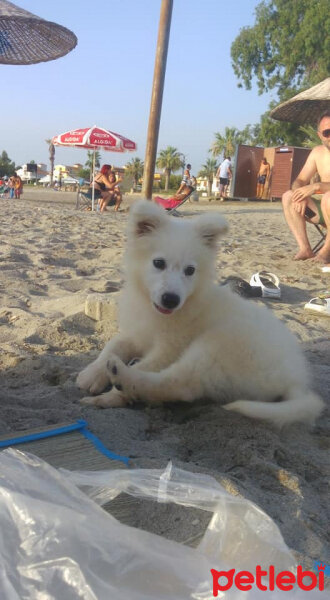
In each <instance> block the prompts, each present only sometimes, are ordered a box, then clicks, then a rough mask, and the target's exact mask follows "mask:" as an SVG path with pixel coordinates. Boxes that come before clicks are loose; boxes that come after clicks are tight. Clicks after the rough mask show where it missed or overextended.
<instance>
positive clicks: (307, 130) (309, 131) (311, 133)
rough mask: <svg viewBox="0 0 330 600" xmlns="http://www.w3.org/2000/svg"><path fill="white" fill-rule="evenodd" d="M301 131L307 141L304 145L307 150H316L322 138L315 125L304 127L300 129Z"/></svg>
mask: <svg viewBox="0 0 330 600" xmlns="http://www.w3.org/2000/svg"><path fill="white" fill-rule="evenodd" d="M299 129H300V130H301V132H302V133H303V134H304V135H305V139H304V141H303V143H302V145H303V146H304V147H305V148H314V147H315V146H318V145H319V144H320V138H319V136H318V135H317V131H315V127H313V125H305V126H304V127H299Z"/></svg>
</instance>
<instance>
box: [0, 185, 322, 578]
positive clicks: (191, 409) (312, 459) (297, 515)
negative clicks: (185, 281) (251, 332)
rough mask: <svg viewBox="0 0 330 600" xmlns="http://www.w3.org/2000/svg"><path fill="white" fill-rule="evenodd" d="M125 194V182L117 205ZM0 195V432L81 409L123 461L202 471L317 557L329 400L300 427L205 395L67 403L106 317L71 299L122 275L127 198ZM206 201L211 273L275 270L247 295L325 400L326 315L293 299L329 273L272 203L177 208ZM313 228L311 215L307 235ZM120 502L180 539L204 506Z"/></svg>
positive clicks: (103, 288) (134, 519) (315, 288)
mask: <svg viewBox="0 0 330 600" xmlns="http://www.w3.org/2000/svg"><path fill="white" fill-rule="evenodd" d="M132 201H133V200H132V197H129V196H128V197H127V199H126V200H125V202H124V204H123V208H124V209H126V208H128V207H129V205H130V203H131V202H132ZM0 202H1V211H0V222H1V227H0V230H1V248H0V266H1V269H0V287H1V306H0V340H1V390H0V403H1V411H0V434H7V433H10V432H14V431H15V432H17V431H18V430H20V431H23V430H25V429H29V428H32V427H42V426H46V425H52V424H57V423H63V422H67V421H73V420H75V419H77V418H84V419H86V420H87V421H88V424H89V427H90V429H91V431H92V432H93V433H95V434H96V435H97V436H99V438H100V439H101V440H102V441H103V443H104V444H105V445H106V446H107V447H108V448H109V449H111V450H113V451H115V452H117V453H120V454H123V455H126V456H130V457H131V459H132V460H131V463H132V466H134V467H141V468H143V467H148V468H151V467H155V468H163V467H165V466H166V464H167V462H168V460H172V461H173V463H174V464H175V465H176V466H179V467H180V468H183V469H187V470H192V471H194V472H203V473H208V474H210V475H212V476H213V477H215V478H216V479H217V480H218V481H219V482H221V483H222V484H223V485H224V486H225V488H226V489H227V490H228V491H229V492H230V493H232V494H241V495H242V496H244V497H245V498H248V499H250V500H252V501H254V502H256V503H257V504H258V505H259V506H260V507H261V508H262V509H264V510H265V511H266V512H267V513H268V514H269V515H270V517H272V518H273V519H274V520H275V522H276V523H277V525H278V526H279V527H280V530H281V532H282V535H283V537H284V539H285V541H286V543H287V544H288V546H289V547H290V548H291V549H292V550H293V551H294V553H295V555H296V557H297V559H298V561H299V562H300V563H301V564H303V565H304V566H305V567H311V566H312V564H313V561H314V560H322V561H323V562H328V563H329V562H330V558H329V547H327V526H328V525H329V519H328V516H327V512H326V498H327V492H328V490H327V483H328V481H329V479H328V473H327V464H329V463H327V458H328V454H327V446H329V437H328V431H329V429H328V424H329V419H328V415H329V413H328V412H325V413H324V414H323V415H322V417H321V418H320V419H319V420H318V422H317V424H316V425H315V427H314V428H312V429H308V428H306V427H305V426H303V425H294V426H290V427H287V428H285V429H283V430H282V431H277V430H275V429H273V428H272V427H271V426H270V425H265V424H263V423H260V422H256V421H250V420H248V419H246V418H244V417H242V416H239V415H237V414H230V413H227V412H226V411H224V410H223V409H222V408H221V407H220V406H218V405H216V404H206V403H204V404H203V403H201V404H198V403H196V404H194V405H189V406H187V405H181V404H175V405H172V406H163V407H158V408H149V407H145V406H142V405H141V406H136V407H135V408H122V409H108V410H100V409H96V408H91V407H83V406H81V405H80V404H79V398H81V397H82V393H81V392H80V391H79V390H78V389H77V387H76V385H75V378H76V375H77V373H78V372H79V371H80V370H81V369H82V368H83V367H84V366H85V365H87V364H88V363H89V362H90V361H91V360H92V359H93V358H94V357H96V356H97V354H98V352H99V351H100V350H101V349H102V347H103V345H104V343H105V342H106V340H107V339H108V338H109V337H110V336H111V335H112V334H113V333H114V332H115V331H116V323H106V322H103V321H94V320H92V319H90V318H89V317H87V316H86V315H85V313H84V305H85V299H86V296H87V295H88V294H90V293H94V292H97V293H101V294H105V295H108V294H112V293H115V292H116V291H117V290H118V289H120V287H121V285H122V281H123V274H122V270H121V262H122V254H123V246H124V242H125V225H126V221H127V211H126V210H124V211H123V212H120V213H117V214H115V213H114V212H113V211H112V210H111V211H109V212H108V213H106V214H104V215H100V214H98V213H96V212H95V213H90V212H78V211H75V210H74V206H75V194H73V193H69V192H67V193H64V192H63V193H62V192H58V193H55V192H51V191H49V190H33V189H32V190H30V191H29V190H28V189H26V191H25V193H24V195H23V196H22V199H21V200H20V201H17V203H16V206H15V205H14V203H13V201H10V200H5V199H1V200H0ZM211 209H213V210H217V211H219V212H221V213H222V214H224V215H225V216H226V217H227V219H228V221H229V224H230V231H229V234H228V235H227V236H226V237H225V238H223V240H222V242H221V246H220V252H219V256H218V262H217V266H218V277H219V281H220V280H221V279H224V278H226V277H228V276H230V275H237V276H240V277H243V278H244V279H246V280H248V281H249V279H250V277H251V275H252V274H253V273H255V272H257V271H260V270H264V269H265V270H267V271H271V272H273V273H276V275H277V276H278V277H279V279H280V282H281V288H282V299H281V300H280V301H277V300H247V302H260V303H264V304H267V306H268V307H269V310H273V311H274V312H275V314H276V315H277V317H278V318H279V319H281V320H283V321H284V322H285V323H286V324H287V326H288V327H289V328H290V329H291V330H292V331H293V332H294V333H295V334H296V336H297V337H298V338H299V340H300V342H301V344H302V346H303V348H304V350H305V352H306V355H307V357H308V359H309V362H310V365H311V369H312V372H313V374H314V387H315V389H316V390H317V391H318V392H319V393H320V394H321V395H322V396H323V398H324V400H325V401H326V402H327V404H328V405H329V401H330V392H329V374H330V341H329V331H330V319H327V318H325V317H323V318H322V317H319V316H314V315H312V314H308V313H306V311H304V309H303V307H304V303H305V302H307V301H308V300H309V299H311V298H312V297H314V296H317V295H318V294H319V293H320V292H324V291H326V290H329V289H330V276H329V274H323V273H321V271H320V269H319V267H318V266H317V265H316V264H315V263H313V262H311V261H307V262H294V261H293V260H292V256H293V254H294V252H295V243H294V240H293V238H292V237H291V234H290V232H289V231H288V229H287V227H286V225H285V222H284V219H283V215H282V211H281V206H280V204H279V203H264V202H259V203H256V202H251V203H243V202H224V203H219V202H216V201H213V202H212V203H208V202H205V201H204V202H199V203H195V202H194V203H186V204H185V205H184V206H183V207H182V212H183V213H184V214H185V218H188V216H189V215H190V214H192V215H193V214H196V213H198V212H200V211H205V210H211ZM315 235H317V234H315V233H314V231H312V228H311V236H312V238H313V239H315V240H316V239H317V237H315ZM271 343H272V340H271V338H270V339H269V344H271ZM154 510H155V511H156V508H155V509H154ZM133 512H134V514H132V515H131V517H130V518H129V522H130V523H132V524H134V525H138V526H142V527H146V528H149V529H151V530H152V531H154V532H155V533H160V534H163V535H166V536H168V537H172V538H174V539H178V540H180V541H182V540H187V539H188V538H191V537H194V536H195V537H198V535H199V534H200V532H201V531H202V529H203V527H205V525H206V523H207V520H208V518H209V515H207V514H206V513H205V514H204V513H202V514H201V515H199V517H198V518H195V519H191V518H190V517H187V516H183V515H182V514H181V512H180V514H177V513H175V514H176V516H175V518H173V512H171V510H170V509H166V510H164V509H163V512H162V513H161V517H159V513H157V512H153V511H150V507H148V509H146V506H145V504H143V503H141V504H140V507H139V510H135V511H133ZM186 514H188V513H186ZM328 530H329V526H328Z"/></svg>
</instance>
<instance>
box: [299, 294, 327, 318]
mask: <svg viewBox="0 0 330 600" xmlns="http://www.w3.org/2000/svg"><path fill="white" fill-rule="evenodd" d="M304 308H305V310H309V311H311V312H314V313H318V314H319V315H323V316H325V317H330V296H328V297H326V298H325V297H321V296H319V297H318V298H312V299H311V300H310V301H309V302H307V304H305V306H304Z"/></svg>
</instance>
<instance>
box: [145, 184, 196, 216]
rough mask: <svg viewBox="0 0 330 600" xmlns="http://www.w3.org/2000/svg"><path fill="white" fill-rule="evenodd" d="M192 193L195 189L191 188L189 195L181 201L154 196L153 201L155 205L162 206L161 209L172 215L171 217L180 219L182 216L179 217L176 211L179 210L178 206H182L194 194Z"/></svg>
mask: <svg viewBox="0 0 330 600" xmlns="http://www.w3.org/2000/svg"><path fill="white" fill-rule="evenodd" d="M194 191H195V188H191V190H190V192H189V194H187V196H185V197H184V198H182V200H176V199H174V198H162V197H161V196H155V197H154V201H155V202H156V203H157V204H159V205H160V206H162V207H163V208H165V210H167V212H168V213H169V214H170V215H173V217H182V216H183V215H181V214H180V213H179V212H178V211H177V208H179V206H181V205H182V204H184V203H185V202H186V201H187V200H188V199H189V198H190V196H191V195H192V194H193V193H194Z"/></svg>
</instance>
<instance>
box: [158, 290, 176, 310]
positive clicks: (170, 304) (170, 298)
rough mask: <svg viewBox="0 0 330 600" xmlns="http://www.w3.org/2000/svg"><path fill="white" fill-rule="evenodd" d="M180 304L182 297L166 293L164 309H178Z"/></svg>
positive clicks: (163, 299)
mask: <svg viewBox="0 0 330 600" xmlns="http://www.w3.org/2000/svg"><path fill="white" fill-rule="evenodd" d="M179 304H180V296H178V295H177V294H170V293H167V292H165V294H163V295H162V305H163V306H164V308H176V307H177V306H178V305H179Z"/></svg>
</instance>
